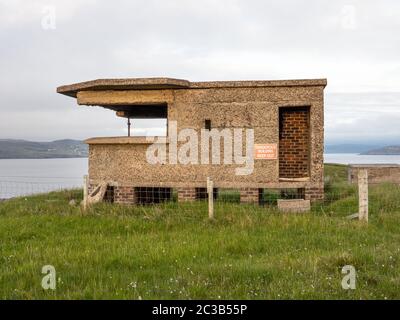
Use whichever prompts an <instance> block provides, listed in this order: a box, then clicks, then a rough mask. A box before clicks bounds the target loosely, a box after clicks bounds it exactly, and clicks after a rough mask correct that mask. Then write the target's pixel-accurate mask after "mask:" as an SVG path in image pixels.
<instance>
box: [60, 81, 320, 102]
mask: <svg viewBox="0 0 400 320" xmlns="http://www.w3.org/2000/svg"><path fill="white" fill-rule="evenodd" d="M326 84H327V81H326V79H307V80H247V81H206V82H190V81H188V80H183V79H173V78H128V79H98V80H92V81H86V82H78V83H74V84H70V85H65V86H61V87H58V88H57V92H58V93H61V94H65V95H67V96H70V97H75V98H76V96H77V93H78V92H79V91H101V90H157V89H189V88H190V89H205V88H240V87H293V86H323V87H325V86H326Z"/></svg>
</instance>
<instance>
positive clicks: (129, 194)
mask: <svg viewBox="0 0 400 320" xmlns="http://www.w3.org/2000/svg"><path fill="white" fill-rule="evenodd" d="M114 202H115V203H123V204H134V203H137V199H136V196H135V188H134V187H127V186H124V187H122V186H121V187H115V189H114Z"/></svg>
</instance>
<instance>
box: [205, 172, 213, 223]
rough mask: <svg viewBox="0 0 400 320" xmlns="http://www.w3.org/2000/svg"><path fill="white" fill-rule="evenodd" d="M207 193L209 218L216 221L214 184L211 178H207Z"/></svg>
mask: <svg viewBox="0 0 400 320" xmlns="http://www.w3.org/2000/svg"><path fill="white" fill-rule="evenodd" d="M207 193H208V218H209V219H214V184H213V182H212V180H211V179H210V177H207Z"/></svg>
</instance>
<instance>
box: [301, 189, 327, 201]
mask: <svg viewBox="0 0 400 320" xmlns="http://www.w3.org/2000/svg"><path fill="white" fill-rule="evenodd" d="M304 199H306V200H310V201H311V202H314V201H321V200H324V188H323V187H311V188H305V190H304Z"/></svg>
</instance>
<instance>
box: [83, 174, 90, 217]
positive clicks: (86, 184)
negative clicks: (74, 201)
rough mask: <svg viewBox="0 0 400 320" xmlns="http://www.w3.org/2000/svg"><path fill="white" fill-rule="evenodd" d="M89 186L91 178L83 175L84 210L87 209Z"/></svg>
mask: <svg viewBox="0 0 400 320" xmlns="http://www.w3.org/2000/svg"><path fill="white" fill-rule="evenodd" d="M88 187H89V178H88V176H87V175H84V176H83V210H86V208H87V206H88V193H89V191H88Z"/></svg>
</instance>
